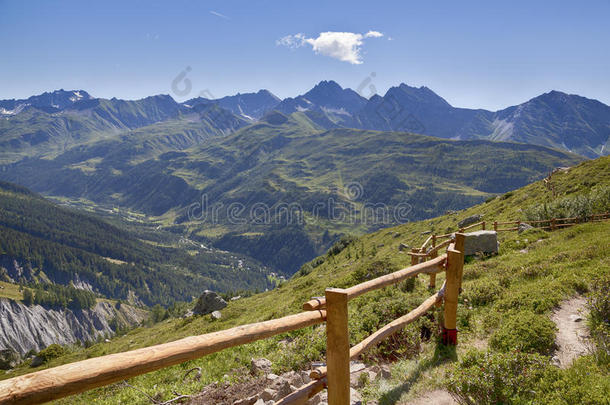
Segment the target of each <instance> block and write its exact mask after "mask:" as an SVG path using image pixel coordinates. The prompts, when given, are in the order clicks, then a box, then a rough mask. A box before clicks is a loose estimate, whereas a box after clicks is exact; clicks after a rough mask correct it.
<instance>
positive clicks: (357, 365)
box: [349, 361, 366, 373]
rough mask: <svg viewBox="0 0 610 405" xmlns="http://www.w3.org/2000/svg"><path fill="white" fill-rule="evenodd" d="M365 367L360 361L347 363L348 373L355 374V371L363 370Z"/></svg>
mask: <svg viewBox="0 0 610 405" xmlns="http://www.w3.org/2000/svg"><path fill="white" fill-rule="evenodd" d="M365 368H366V365H365V364H364V363H362V362H360V361H350V362H349V372H350V373H355V372H357V371H361V370H364V369H365Z"/></svg>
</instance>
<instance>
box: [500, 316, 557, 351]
mask: <svg viewBox="0 0 610 405" xmlns="http://www.w3.org/2000/svg"><path fill="white" fill-rule="evenodd" d="M556 329H557V328H556V327H555V324H554V323H553V322H552V321H551V320H550V319H548V318H547V317H546V316H542V315H537V314H535V313H533V312H530V311H521V312H517V313H514V314H511V315H510V316H508V317H506V318H505V319H504V320H503V321H502V322H501V323H500V325H499V327H498V329H497V330H496V331H494V333H492V335H491V339H490V340H489V345H490V347H491V348H493V349H497V350H501V351H504V352H509V351H513V350H518V351H522V352H528V353H540V354H549V353H550V352H551V350H553V348H554V345H555V332H556Z"/></svg>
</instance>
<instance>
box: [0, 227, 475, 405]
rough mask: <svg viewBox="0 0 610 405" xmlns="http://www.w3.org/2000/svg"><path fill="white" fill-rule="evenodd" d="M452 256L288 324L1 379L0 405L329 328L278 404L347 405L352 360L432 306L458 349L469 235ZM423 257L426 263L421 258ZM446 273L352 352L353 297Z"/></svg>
mask: <svg viewBox="0 0 610 405" xmlns="http://www.w3.org/2000/svg"><path fill="white" fill-rule="evenodd" d="M448 242H450V243H447V244H446V245H445V246H447V253H446V254H443V255H441V256H438V255H437V252H438V250H439V249H440V248H441V246H443V244H441V245H439V246H438V247H437V249H436V250H435V251H434V253H433V256H428V255H426V258H429V259H430V260H428V261H425V262H421V263H420V262H419V261H420V260H419V259H418V263H414V264H413V265H412V266H410V267H407V268H404V269H402V270H399V271H396V272H394V273H390V274H387V275H384V276H381V277H378V278H375V279H373V280H369V281H366V282H363V283H361V284H358V285H355V286H352V287H349V288H346V289H337V288H328V289H326V292H325V297H324V298H317V299H313V300H311V301H308V302H307V303H305V304H304V305H303V308H304V309H305V312H301V313H299V314H295V315H289V316H285V317H283V318H278V319H273V320H269V321H265V322H258V323H253V324H248V325H242V326H238V327H235V328H231V329H227V330H222V331H218V332H213V333H208V334H204V335H199V336H191V337H187V338H184V339H180V340H176V341H174V342H169V343H164V344H160V345H156V346H150V347H146V348H142V349H137V350H132V351H128V352H123V353H115V354H110V355H106V356H101V357H96V358H92V359H87V360H83V361H78V362H74V363H69V364H65V365H62V366H57V367H53V368H49V369H46V370H41V371H37V372H34V373H30V374H26V375H22V376H18V377H14V378H11V379H7V380H4V381H0V404H2V405H4V404H39V403H43V402H46V401H51V400H54V399H58V398H63V397H66V396H69V395H74V394H78V393H80V392H83V391H86V390H90V389H93V388H96V387H101V386H105V385H108V384H112V383H114V382H117V381H122V380H125V379H127V378H131V377H134V376H137V375H141V374H145V373H148V372H151V371H154V370H158V369H160V368H164V367H168V366H172V365H175V364H179V363H183V362H185V361H188V360H194V359H197V358H200V357H203V356H205V355H208V354H211V353H215V352H218V351H220V350H223V349H227V348H230V347H234V346H239V345H243V344H246V343H251V342H254V341H257V340H261V339H266V338H269V337H272V336H275V335H278V334H281V333H285V332H290V331H293V330H297V329H302V328H305V327H308V326H312V325H316V324H320V323H324V322H326V338H327V341H326V363H327V366H326V367H322V368H318V369H315V370H313V371H312V373H311V374H312V377H314V381H312V382H311V383H309V384H307V385H305V386H303V387H301V388H300V389H299V390H297V391H295V392H293V393H291V394H289V395H288V396H286V397H284V398H283V399H281V400H280V401H278V402H276V405H279V404H281V405H287V404H304V403H306V401H307V400H308V399H309V398H311V397H313V396H314V395H315V394H317V393H318V392H320V391H321V390H322V389H324V388H325V387H326V388H328V403H329V404H330V405H348V404H349V391H350V386H349V384H350V378H349V362H350V359H354V358H357V357H358V356H359V355H360V354H362V353H363V352H364V351H366V350H368V349H370V348H371V347H373V346H374V345H376V344H377V343H379V342H380V341H382V340H383V339H385V338H387V337H388V336H390V335H392V334H393V333H396V332H397V331H399V330H400V329H402V328H403V327H405V326H406V325H408V324H409V323H411V322H413V321H415V320H416V319H418V318H419V317H421V316H422V315H423V314H424V313H426V312H427V311H428V310H430V309H431V308H433V307H434V306H435V305H438V306H440V305H441V303H442V302H444V317H443V319H444V325H443V333H442V343H444V344H446V345H455V344H457V330H456V316H457V297H458V293H459V289H460V285H461V278H462V268H463V263H464V254H463V247H464V235H463V234H461V233H458V234H456V235H455V238H454V240H450V241H448ZM422 259H423V258H422ZM442 271H445V272H446V281H445V283H444V284H443V286H442V288H441V289H440V290H439V291H437V292H436V293H435V294H433V295H432V296H431V297H429V298H428V299H426V300H425V301H424V302H423V303H422V304H421V305H420V306H419V307H417V308H416V309H414V310H413V311H411V312H409V313H408V314H406V315H404V316H402V317H400V318H398V319H396V320H394V321H392V322H390V323H389V324H387V325H386V326H384V327H382V328H381V329H379V330H378V331H377V332H375V333H373V334H372V335H371V336H369V337H368V338H366V339H364V340H363V341H362V342H360V343H358V344H356V345H355V346H353V347H351V348H350V346H349V331H348V326H347V325H348V311H347V304H348V301H349V300H350V299H353V298H356V297H358V296H360V295H362V294H365V293H367V292H370V291H373V290H377V289H380V288H384V287H387V286H390V285H393V284H397V283H399V282H401V281H404V280H406V279H407V278H409V277H416V276H417V275H418V274H429V275H430V277H431V278H432V277H435V276H436V274H437V273H439V272H442Z"/></svg>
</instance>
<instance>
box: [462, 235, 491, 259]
mask: <svg viewBox="0 0 610 405" xmlns="http://www.w3.org/2000/svg"><path fill="white" fill-rule="evenodd" d="M476 253H485V254H497V253H498V235H497V234H496V232H495V231H476V232H469V233H467V234H466V239H465V240H464V255H465V256H470V255H474V254H476Z"/></svg>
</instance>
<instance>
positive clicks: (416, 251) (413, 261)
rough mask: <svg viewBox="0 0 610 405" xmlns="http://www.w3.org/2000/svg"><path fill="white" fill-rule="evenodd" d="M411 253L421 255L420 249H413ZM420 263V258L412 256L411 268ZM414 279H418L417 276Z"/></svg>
mask: <svg viewBox="0 0 610 405" xmlns="http://www.w3.org/2000/svg"><path fill="white" fill-rule="evenodd" d="M411 253H419V249H417V248H413V249H411ZM418 263H419V256H415V255H411V266H415V265H416V264H418ZM414 278H417V275H416V276H415V277H414Z"/></svg>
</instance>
